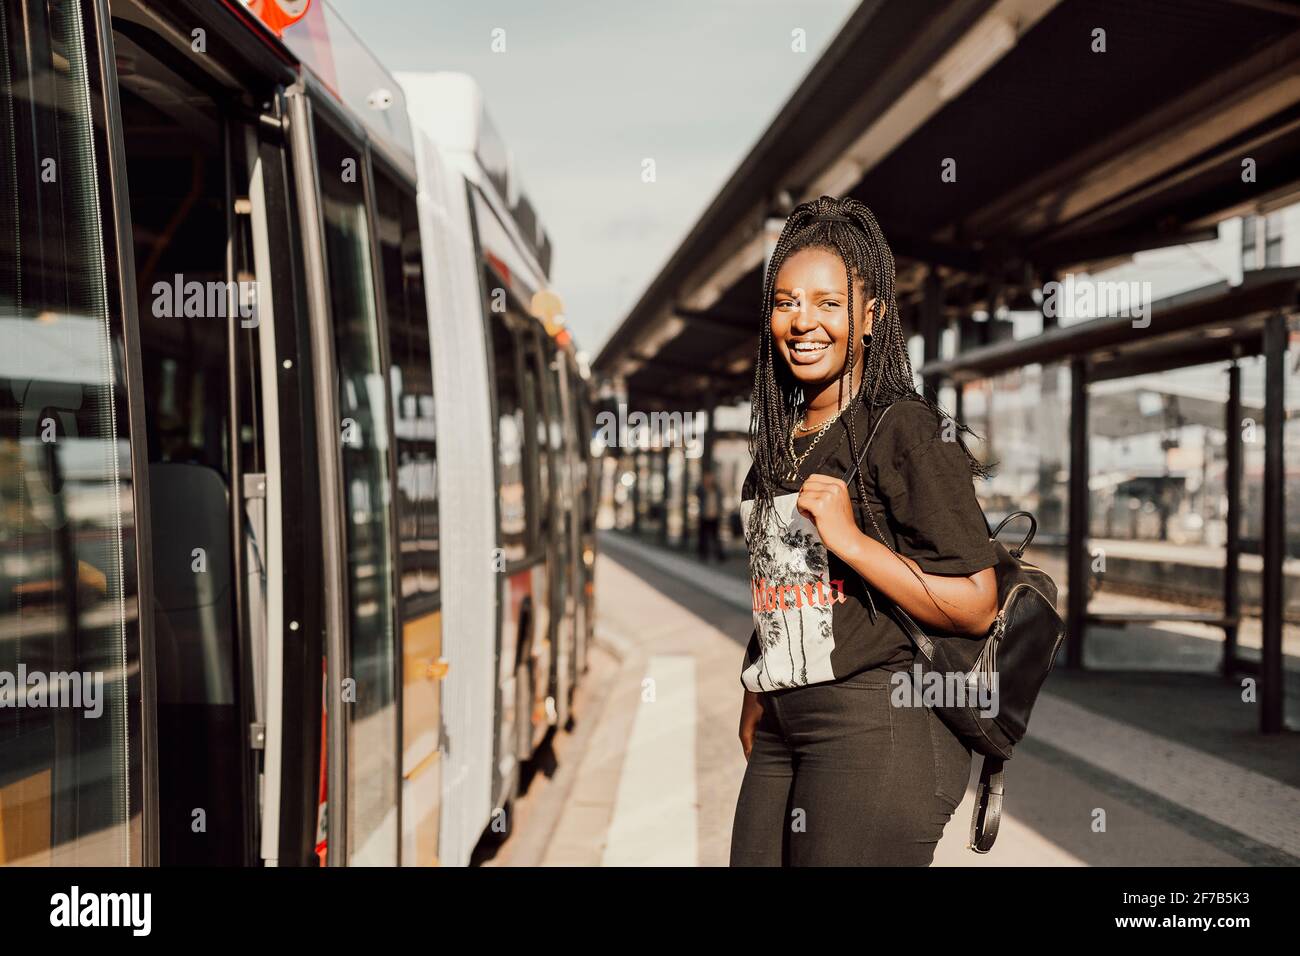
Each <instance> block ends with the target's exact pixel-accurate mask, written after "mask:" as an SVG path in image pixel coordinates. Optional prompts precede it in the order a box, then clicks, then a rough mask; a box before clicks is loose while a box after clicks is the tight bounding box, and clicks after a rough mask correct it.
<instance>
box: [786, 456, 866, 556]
mask: <svg viewBox="0 0 1300 956" xmlns="http://www.w3.org/2000/svg"><path fill="white" fill-rule="evenodd" d="M795 507H796V508H798V509H799V512H800V513H801V514H803V515H804V516H805V517H807V518H808V520H810V521H811V522H812V523H813V524H815V525H816V526H817V534H818V535H820V536H821V539H822V544H824V545H825V546H826V548H827V550H829V551H833V552H834V553H835V554H836V555H838V556H839V557H841V558H843V557H844V556H845V554H846V553H847V552H849V551H851V550H853V549H854V548H855V546H856V545H857V544H858V543H860V541H861V540H862V537H863V534H862V532H861V530H859V528H858V523H857V521H856V520H855V519H854V517H853V502H852V500H851V499H850V498H849V486H848V485H847V484H845V483H844V482H843V481H842V480H841V479H839V478H832V477H831V476H830V475H809V476H808V478H807V479H806V480H805V481H804V483H803V486H802V487H801V488H800V489H799V497H798V499H797V500H796V501H795Z"/></svg>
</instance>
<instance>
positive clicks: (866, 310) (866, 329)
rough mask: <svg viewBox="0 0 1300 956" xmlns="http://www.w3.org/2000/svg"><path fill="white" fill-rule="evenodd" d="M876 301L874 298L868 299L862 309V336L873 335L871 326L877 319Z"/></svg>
mask: <svg viewBox="0 0 1300 956" xmlns="http://www.w3.org/2000/svg"><path fill="white" fill-rule="evenodd" d="M875 308H876V300H875V297H874V296H873V297H872V298H870V299H868V300H867V301H866V302H865V303H864V304H863V307H862V334H863V335H870V334H871V325H872V322H873V321H874V317H875Z"/></svg>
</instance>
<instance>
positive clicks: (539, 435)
mask: <svg viewBox="0 0 1300 956" xmlns="http://www.w3.org/2000/svg"><path fill="white" fill-rule="evenodd" d="M521 339H522V340H523V342H524V343H526V344H525V347H524V381H525V382H526V383H527V387H528V393H529V396H530V397H531V399H532V408H533V419H532V426H533V435H534V436H535V441H536V447H537V534H538V540H539V541H541V542H545V541H546V539H547V536H548V535H549V534H550V533H551V497H550V496H551V484H552V480H553V478H552V461H553V460H554V459H553V456H552V454H551V451H550V441H549V439H548V436H547V431H548V429H547V419H548V417H549V412H548V402H547V398H546V394H545V389H546V385H545V375H546V373H545V371H544V369H543V367H542V365H541V359H540V356H539V355H538V342H537V335H536V332H535V330H534V329H531V328H530V329H529V330H528V331H527V332H526V333H524V334H523V335H522V336H521Z"/></svg>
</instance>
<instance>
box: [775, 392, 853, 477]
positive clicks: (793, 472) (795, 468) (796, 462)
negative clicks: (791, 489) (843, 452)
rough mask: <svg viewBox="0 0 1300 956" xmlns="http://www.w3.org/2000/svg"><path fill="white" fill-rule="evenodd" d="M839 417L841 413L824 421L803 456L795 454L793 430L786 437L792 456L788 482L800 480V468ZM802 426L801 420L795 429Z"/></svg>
mask: <svg viewBox="0 0 1300 956" xmlns="http://www.w3.org/2000/svg"><path fill="white" fill-rule="evenodd" d="M840 411H843V409H840ZM839 417H840V412H836V413H835V414H834V415H832V416H831V417H830V418H828V419H826V421H824V422H823V423H822V424H821V427H820V429H819V430H818V432H817V436H816V437H815V438H814V439H813V440H812V443H811V444H810V445H809V446H808V447H807V448H805V449H804V452H803V454H802V455H796V454H795V453H794V431H793V430H792V431H791V432H790V434H789V435H787V436H786V450H787V451H788V452H789V454H790V470H789V471H788V472H786V480H788V481H797V480H798V478H799V466H800V465H802V464H803V463H804V462H805V461H806V460H807V458H808V456H809V455H811V454H812V450H813V449H814V448H816V447H817V443H818V442H819V441H821V440H822V436H823V435H825V434H826V431H827V429H829V428H830V427H831V425H833V424H835V419H837V418H839ZM802 424H803V419H802V418H800V419H799V421H798V422H797V423H796V425H795V427H796V428H798V427H799V426H800V425H802Z"/></svg>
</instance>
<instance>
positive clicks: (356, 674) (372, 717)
mask: <svg viewBox="0 0 1300 956" xmlns="http://www.w3.org/2000/svg"><path fill="white" fill-rule="evenodd" d="M315 135H316V151H317V162H318V163H319V166H320V169H319V178H320V192H321V207H322V209H321V211H322V216H323V219H324V223H325V255H326V260H327V265H328V272H329V286H330V289H329V292H330V312H331V315H332V322H333V327H334V356H335V361H336V363H337V365H338V383H339V400H338V401H339V417H340V419H341V421H340V423H339V434H340V439H341V442H342V448H343V489H344V491H343V494H344V507H345V510H346V519H347V520H346V521H345V523H344V524H345V527H346V529H347V549H348V554H347V568H348V613H349V615H350V627H349V629H348V630H349V639H350V642H351V643H350V651H351V664H350V673H349V674H348V675H347V676H348V677H350V678H351V679H353V680H355V681H356V688H355V689H356V702H355V703H351V704H350V705H349V706H350V708H351V711H350V717H349V721H348V757H349V759H348V827H347V834H348V853H347V856H348V860H349V862H351V863H355V864H360V865H369V866H374V865H378V866H391V865H394V864H396V862H397V841H398V834H397V827H396V820H397V707H396V674H395V653H396V652H395V635H394V627H393V606H392V600H391V595H392V593H393V592H392V581H391V578H390V574H391V570H390V569H391V565H392V561H391V558H390V555H391V554H392V553H393V551H392V544H393V533H392V528H391V526H390V522H389V510H388V504H389V498H388V495H389V483H388V440H389V439H388V430H387V408H386V405H385V403H386V400H387V399H386V395H385V383H384V378H383V372H382V366H381V363H380V348H379V323H378V317H377V316H376V310H375V282H374V276H373V275H372V272H371V258H370V224H369V221H368V219H367V216H366V202H365V184H364V178H365V174H364V169H365V163H364V155H363V153H362V151H361V149H360V147H356V146H354V145H353V144H351V143H350V142H347V141H345V140H344V139H343V138H342V137H341V136H339V135H338V134H337V133H335V132H334V131H333V130H332V129H331V128H330V127H329V126H328V125H326V124H325V123H323V122H321V121H319V120H317V122H316V124H315Z"/></svg>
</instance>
